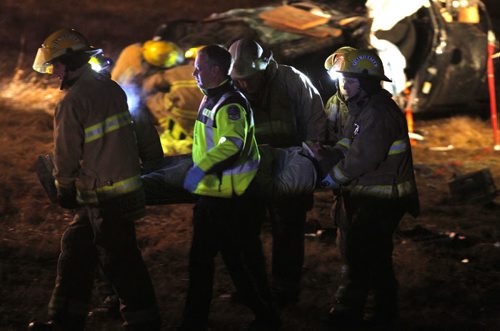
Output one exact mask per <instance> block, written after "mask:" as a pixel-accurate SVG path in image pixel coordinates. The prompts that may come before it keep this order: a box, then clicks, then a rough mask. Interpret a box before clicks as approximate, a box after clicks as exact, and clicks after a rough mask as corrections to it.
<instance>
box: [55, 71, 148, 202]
mask: <svg viewBox="0 0 500 331" xmlns="http://www.w3.org/2000/svg"><path fill="white" fill-rule="evenodd" d="M70 74H71V76H70V77H68V78H69V79H71V81H70V83H71V85H70V88H69V90H68V92H67V94H66V95H65V97H64V98H63V99H62V100H61V102H60V103H59V104H58V106H57V108H56V112H55V118H54V144H55V147H54V148H55V150H54V163H55V173H54V176H55V178H56V186H57V187H58V189H59V190H64V191H65V192H68V191H76V198H77V200H78V202H79V203H80V205H101V204H102V203H104V202H105V201H107V200H110V199H115V198H119V197H120V196H124V195H127V196H130V194H132V195H133V194H134V193H137V194H138V195H139V196H142V194H143V193H142V182H141V179H140V173H141V164H140V156H142V157H143V158H144V159H148V158H156V157H158V155H156V154H157V152H156V151H151V153H150V154H152V155H148V152H147V151H144V150H143V153H141V154H142V155H140V154H139V150H138V144H137V139H136V135H135V132H134V126H133V123H132V119H131V116H130V113H129V111H128V106H127V99H126V96H125V93H124V92H123V90H122V89H121V88H120V87H119V86H118V84H117V83H115V82H114V81H112V80H111V79H109V78H108V77H105V76H103V75H100V74H98V73H96V72H94V71H93V70H91V69H90V67H89V66H84V67H82V68H80V69H78V70H77V71H75V72H71V73H70ZM144 147H146V146H144ZM153 154H155V155H153ZM133 200H134V201H140V200H141V199H140V198H138V199H133ZM142 200H144V199H142ZM136 207H137V208H139V209H140V208H141V206H140V202H139V205H137V206H136ZM142 208H144V205H143V203H142Z"/></svg>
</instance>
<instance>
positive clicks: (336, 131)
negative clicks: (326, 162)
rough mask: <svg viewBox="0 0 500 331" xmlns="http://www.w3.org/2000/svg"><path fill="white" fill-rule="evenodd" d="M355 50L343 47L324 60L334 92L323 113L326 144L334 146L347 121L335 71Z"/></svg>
mask: <svg viewBox="0 0 500 331" xmlns="http://www.w3.org/2000/svg"><path fill="white" fill-rule="evenodd" d="M353 50H355V48H353V47H350V46H343V47H340V48H339V49H337V50H336V51H335V52H333V53H332V54H331V55H330V56H329V57H328V58H327V59H326V60H325V64H324V66H325V69H326V71H327V72H328V74H329V75H330V77H331V78H332V80H333V81H334V84H335V88H336V92H335V94H334V95H332V96H331V97H330V99H328V101H327V102H326V104H325V112H326V117H327V123H328V124H327V137H326V142H327V143H328V144H333V145H334V144H335V143H337V141H339V138H340V135H341V134H342V131H343V128H344V126H345V123H346V121H347V116H348V115H349V111H348V109H347V104H346V99H345V98H346V96H344V95H343V94H342V92H341V91H340V89H339V82H338V78H339V73H338V72H337V71H336V70H335V69H336V68H337V67H338V66H339V65H340V64H341V63H342V62H343V61H344V57H345V55H346V54H347V53H349V52H351V51H353Z"/></svg>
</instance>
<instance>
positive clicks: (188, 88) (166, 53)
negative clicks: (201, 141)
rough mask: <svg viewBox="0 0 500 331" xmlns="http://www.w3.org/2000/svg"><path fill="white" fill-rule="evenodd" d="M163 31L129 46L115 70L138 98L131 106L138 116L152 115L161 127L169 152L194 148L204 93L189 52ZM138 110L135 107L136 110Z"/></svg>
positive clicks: (163, 142) (161, 137)
mask: <svg viewBox="0 0 500 331" xmlns="http://www.w3.org/2000/svg"><path fill="white" fill-rule="evenodd" d="M162 38H163V37H162V36H161V33H157V34H156V36H155V37H154V38H153V39H151V40H148V41H146V42H144V43H142V44H141V43H135V44H132V45H130V46H127V47H126V48H125V49H124V50H123V51H122V52H121V53H120V55H119V57H118V60H117V61H116V64H115V66H114V68H113V71H112V79H114V80H115V81H117V82H118V83H119V84H120V85H121V86H122V87H123V88H124V89H125V90H126V91H127V93H128V94H129V95H130V99H131V100H133V99H134V98H135V99H137V98H138V99H139V100H138V101H137V102H135V103H134V104H133V105H132V107H131V108H133V113H138V114H137V116H139V117H141V118H142V117H145V116H148V117H149V116H151V117H152V121H153V123H154V124H155V125H157V126H158V127H159V131H160V139H161V143H162V147H163V150H164V153H165V154H166V155H176V154H185V153H190V152H191V145H192V134H193V126H194V121H195V119H196V115H197V111H198V105H199V104H200V101H201V99H202V97H203V95H202V94H201V92H200V90H199V89H198V86H197V85H196V81H195V80H194V79H193V77H192V76H191V73H192V70H193V69H192V68H193V66H192V62H191V61H189V56H188V57H185V56H184V52H183V51H182V50H181V49H180V48H179V47H178V46H177V45H176V44H175V43H173V42H170V41H167V40H164V39H162ZM134 110H135V111H134Z"/></svg>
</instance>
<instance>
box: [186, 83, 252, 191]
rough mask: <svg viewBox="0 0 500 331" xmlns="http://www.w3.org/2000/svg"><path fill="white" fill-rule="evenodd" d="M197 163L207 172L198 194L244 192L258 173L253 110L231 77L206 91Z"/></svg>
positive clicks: (198, 123)
mask: <svg viewBox="0 0 500 331" xmlns="http://www.w3.org/2000/svg"><path fill="white" fill-rule="evenodd" d="M192 155H193V162H194V164H196V165H197V166H198V167H199V168H200V169H201V170H203V171H204V172H205V173H206V174H207V175H206V176H205V177H204V178H203V179H202V180H201V182H200V183H199V184H198V187H197V188H196V190H195V191H194V193H196V194H200V195H207V196H214V197H224V198H229V197H232V196H233V195H242V194H243V193H244V192H245V190H246V189H247V188H248V186H249V185H250V183H251V181H252V180H253V178H254V177H255V175H256V173H257V169H258V166H259V163H260V155H259V151H258V149H257V143H256V140H255V136H254V123H253V117H252V111H251V109H250V107H249V105H248V102H247V100H246V99H245V97H244V96H243V95H242V94H241V93H240V92H238V91H237V90H236V89H235V88H234V87H233V84H232V81H231V80H230V79H229V80H227V81H226V82H225V83H224V84H222V85H221V86H219V87H216V88H214V89H210V90H208V91H206V96H205V98H204V99H203V102H202V103H201V105H200V108H199V111H198V119H197V120H196V123H195V127H194V137H193V154H192Z"/></svg>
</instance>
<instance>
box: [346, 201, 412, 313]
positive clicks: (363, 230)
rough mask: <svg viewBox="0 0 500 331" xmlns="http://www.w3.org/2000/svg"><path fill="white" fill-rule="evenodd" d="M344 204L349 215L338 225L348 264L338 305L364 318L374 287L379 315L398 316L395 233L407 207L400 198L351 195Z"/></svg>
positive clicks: (375, 302)
mask: <svg viewBox="0 0 500 331" xmlns="http://www.w3.org/2000/svg"><path fill="white" fill-rule="evenodd" d="M344 206H345V209H344V211H345V213H346V214H345V215H344V216H345V217H340V218H339V222H338V224H337V225H338V226H339V229H340V249H341V255H342V257H343V260H344V266H343V269H342V280H341V285H340V286H339V288H338V290H337V293H336V300H337V304H336V308H337V310H340V311H341V310H345V311H348V312H350V313H352V314H353V315H354V316H356V317H362V313H363V308H364V305H365V301H366V297H367V294H368V291H369V290H373V294H374V309H375V314H376V315H378V316H379V317H384V318H394V317H396V316H397V313H398V304H397V296H398V282H397V280H396V277H395V275H394V269H393V264H392V252H393V233H394V231H395V229H396V227H397V226H398V224H399V222H400V220H401V218H402V216H403V214H404V211H405V206H404V205H403V204H402V203H400V202H399V201H398V200H387V199H385V200H384V199H379V198H372V197H364V198H355V197H349V196H348V195H345V196H344ZM341 214H342V213H341Z"/></svg>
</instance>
